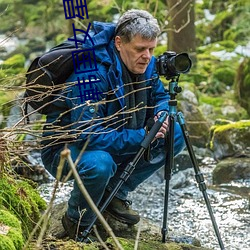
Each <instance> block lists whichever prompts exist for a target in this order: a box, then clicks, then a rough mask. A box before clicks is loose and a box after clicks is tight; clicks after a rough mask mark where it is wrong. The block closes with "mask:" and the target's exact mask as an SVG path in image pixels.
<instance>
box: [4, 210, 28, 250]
mask: <svg viewBox="0 0 250 250" xmlns="http://www.w3.org/2000/svg"><path fill="white" fill-rule="evenodd" d="M0 224H2V225H4V226H8V227H10V228H9V229H8V233H7V234H6V235H0V236H4V237H0V239H1V240H0V249H6V250H7V249H21V248H22V246H23V243H24V240H23V236H22V229H21V223H20V221H19V220H18V219H17V218H16V216H14V215H13V214H11V213H10V212H9V211H7V210H3V209H1V210H0Z"/></svg>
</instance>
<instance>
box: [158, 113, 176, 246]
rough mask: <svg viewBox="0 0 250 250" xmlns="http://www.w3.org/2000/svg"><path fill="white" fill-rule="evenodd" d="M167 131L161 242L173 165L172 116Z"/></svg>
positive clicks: (164, 236) (164, 235)
mask: <svg viewBox="0 0 250 250" xmlns="http://www.w3.org/2000/svg"><path fill="white" fill-rule="evenodd" d="M168 119H169V131H168V135H167V138H166V148H167V155H166V162H165V197H164V212H163V225H162V230H161V232H162V242H163V243H165V242H166V235H167V232H168V228H167V224H168V223H167V220H168V200H169V183H170V179H171V176H172V169H173V165H174V122H175V120H174V119H175V118H174V116H173V115H171V114H170V115H169V117H168Z"/></svg>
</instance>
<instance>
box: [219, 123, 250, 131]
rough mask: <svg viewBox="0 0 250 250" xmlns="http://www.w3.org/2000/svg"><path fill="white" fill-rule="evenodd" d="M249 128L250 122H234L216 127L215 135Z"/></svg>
mask: <svg viewBox="0 0 250 250" xmlns="http://www.w3.org/2000/svg"><path fill="white" fill-rule="evenodd" d="M249 127H250V121H239V122H233V123H229V124H226V125H222V126H220V125H218V126H215V130H214V133H220V132H225V131H228V130H231V129H237V130H241V129H245V128H249Z"/></svg>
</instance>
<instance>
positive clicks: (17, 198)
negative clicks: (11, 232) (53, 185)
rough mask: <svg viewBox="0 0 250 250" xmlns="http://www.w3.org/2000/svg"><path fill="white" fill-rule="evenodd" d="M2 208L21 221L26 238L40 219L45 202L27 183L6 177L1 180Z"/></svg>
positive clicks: (0, 197)
mask: <svg viewBox="0 0 250 250" xmlns="http://www.w3.org/2000/svg"><path fill="white" fill-rule="evenodd" d="M0 206H4V207H5V208H6V209H8V210H9V211H11V212H12V213H13V214H14V215H15V216H16V217H17V218H18V219H19V220H20V221H21V223H22V224H21V225H22V230H23V234H24V237H25V238H26V237H27V236H28V235H29V232H31V231H32V230H33V228H34V225H35V223H36V222H37V221H38V220H39V218H40V215H41V214H40V211H41V210H44V209H45V207H46V203H45V201H44V200H43V199H42V198H41V197H40V196H39V194H38V192H37V191H36V190H35V189H34V188H33V187H32V186H31V185H30V184H28V183H27V182H25V181H22V180H14V179H12V178H10V177H7V176H4V178H1V179H0Z"/></svg>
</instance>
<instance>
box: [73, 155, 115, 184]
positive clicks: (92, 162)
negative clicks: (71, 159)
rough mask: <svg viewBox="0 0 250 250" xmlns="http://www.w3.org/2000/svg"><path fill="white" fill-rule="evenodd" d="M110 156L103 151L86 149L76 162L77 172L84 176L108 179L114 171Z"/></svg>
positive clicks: (113, 163)
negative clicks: (77, 162)
mask: <svg viewBox="0 0 250 250" xmlns="http://www.w3.org/2000/svg"><path fill="white" fill-rule="evenodd" d="M116 168H117V167H116V164H115V162H114V161H113V158H112V156H111V155H110V154H109V153H107V152H105V151H86V152H84V154H83V156H82V159H81V161H80V162H79V164H78V169H79V170H78V172H79V174H80V175H82V176H84V177H86V178H94V179H95V180H97V179H100V180H104V179H109V178H111V177H112V176H113V175H114V174H115V172H116Z"/></svg>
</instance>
